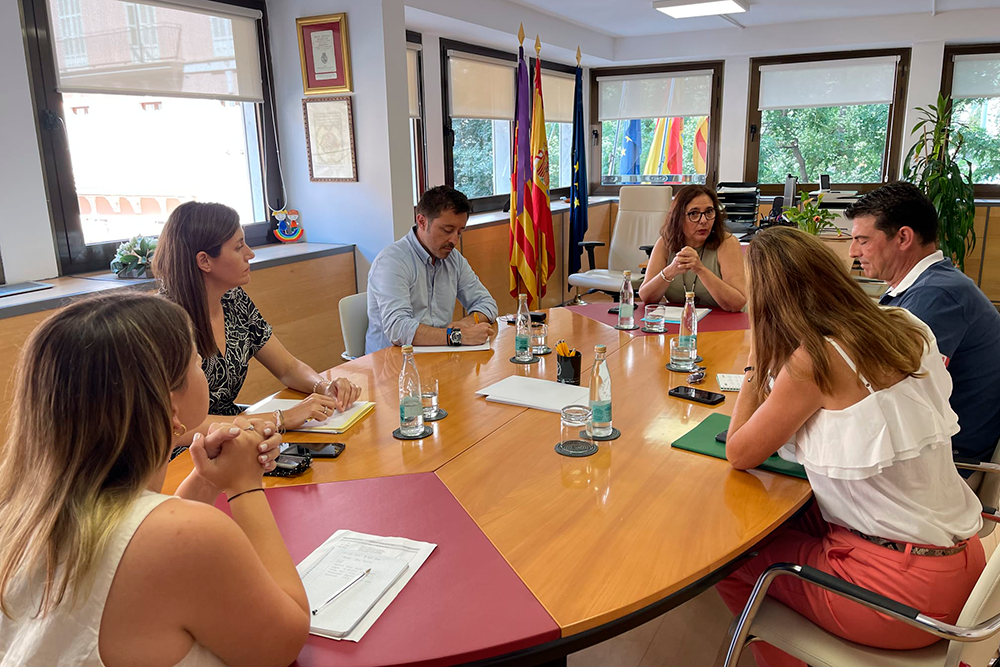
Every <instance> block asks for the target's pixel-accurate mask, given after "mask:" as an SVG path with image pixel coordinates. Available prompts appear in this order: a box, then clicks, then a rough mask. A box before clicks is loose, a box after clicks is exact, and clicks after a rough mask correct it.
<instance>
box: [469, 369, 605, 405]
mask: <svg viewBox="0 0 1000 667" xmlns="http://www.w3.org/2000/svg"><path fill="white" fill-rule="evenodd" d="M476 393H477V394H479V395H480V396H485V397H486V400H487V401H490V402H491V403H506V404H508V405H519V406H521V407H523V408H533V409H535V410H545V411H546V412H561V411H562V409H563V408H565V407H566V406H567V405H587V402H588V400H589V399H590V389H588V388H587V387H577V386H576V385H572V384H563V383H561V382H552V381H551V380H539V379H538V378H529V377H524V376H522V375H512V376H510V377H508V378H504V379H503V380H500V381H499V382H495V383H493V384H491V385H490V386H488V387H485V388H483V389H480V390H479V391H477V392H476Z"/></svg>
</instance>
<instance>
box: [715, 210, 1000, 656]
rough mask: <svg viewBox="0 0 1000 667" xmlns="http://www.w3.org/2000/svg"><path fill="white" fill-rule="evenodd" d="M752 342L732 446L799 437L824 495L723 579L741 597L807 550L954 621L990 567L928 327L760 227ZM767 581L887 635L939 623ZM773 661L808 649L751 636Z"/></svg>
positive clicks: (744, 452)
mask: <svg viewBox="0 0 1000 667" xmlns="http://www.w3.org/2000/svg"><path fill="white" fill-rule="evenodd" d="M747 267H748V268H747V274H748V281H749V308H748V311H749V316H750V329H751V339H752V347H751V354H750V361H749V367H748V368H747V371H746V376H745V378H744V382H743V387H742V389H741V390H740V393H739V396H738V398H737V400H736V405H735V407H734V409H733V418H732V422H731V424H730V428H729V434H728V438H727V444H726V456H727V457H728V459H729V461H730V462H731V463H732V465H733V467H735V468H738V469H741V470H745V469H748V468H752V467H754V466H757V465H759V464H760V463H762V462H763V461H764V460H765V459H767V458H768V457H769V456H771V455H772V454H774V453H775V452H776V451H777V450H778V449H779V448H781V447H782V445H784V444H785V443H786V442H788V441H794V443H795V444H794V447H795V456H796V458H797V459H798V461H799V462H800V463H802V464H803V466H805V469H806V473H807V475H808V477H809V482H810V484H811V485H812V489H813V494H814V496H815V499H816V502H815V504H814V505H813V506H812V507H811V508H810V509H809V510H808V511H806V512H805V513H804V514H803V515H802V516H800V517H799V518H797V519H794V520H792V521H790V522H788V523H787V524H786V525H785V526H783V527H782V528H781V529H779V530H778V531H777V532H776V533H775V535H773V536H772V539H771V540H770V541H769V542H768V543H767V544H766V545H765V546H763V547H762V549H761V550H760V553H759V555H758V556H757V557H755V558H754V559H753V560H751V561H750V562H749V563H748V564H747V565H745V566H744V567H742V568H741V569H740V570H738V571H737V572H736V573H734V574H733V575H731V576H730V577H728V578H727V579H726V580H724V581H723V582H721V583H720V584H719V585H718V589H719V592H720V594H721V595H722V598H723V600H724V601H725V602H726V604H727V606H728V607H729V608H730V610H731V611H732V612H733V613H734V614H736V613H739V612H740V611H741V610H742V609H743V607H744V605H745V604H746V601H747V599H748V597H749V595H750V590H751V588H752V587H753V585H754V583H755V582H756V581H757V578H758V577H759V576H760V574H761V573H762V572H763V571H764V570H765V569H766V568H767V567H768V566H769V565H772V564H774V563H779V562H790V563H798V564H800V565H810V566H812V567H814V568H817V569H820V570H823V571H824V572H828V573H830V574H834V575H836V576H838V577H840V578H842V579H845V580H847V581H850V582H853V583H855V584H857V585H859V586H863V587H865V588H868V589H870V590H873V591H875V592H877V593H881V594H882V595H885V596H888V597H890V598H892V599H894V600H897V601H899V602H902V603H904V604H907V605H910V606H912V607H915V608H917V609H920V610H921V611H922V612H924V613H925V614H928V615H930V616H933V617H935V618H939V619H943V620H946V621H947V622H949V623H954V622H955V621H956V620H957V619H958V615H959V613H960V611H961V609H962V606H963V605H964V604H965V601H966V599H967V598H968V596H969V593H970V592H971V591H972V588H973V586H974V585H975V583H976V580H977V579H978V577H979V575H980V573H981V572H982V570H983V568H984V567H985V556H984V554H983V547H982V545H981V544H980V542H979V538H978V536H977V533H978V531H979V529H980V527H981V526H982V518H981V516H980V513H981V508H982V506H981V504H980V503H979V500H978V499H977V498H976V496H975V494H973V492H972V491H971V490H970V489H969V487H968V486H967V485H966V484H965V482H964V481H963V480H962V478H961V477H960V476H959V474H958V472H957V470H956V468H955V465H954V463H953V461H952V453H951V436H953V435H954V434H955V433H957V432H958V429H959V425H958V417H957V416H956V414H955V413H954V411H952V409H951V407H950V406H949V404H948V398H949V396H950V394H951V378H950V376H949V375H948V371H947V369H946V368H945V365H944V360H943V358H942V356H941V353H940V352H939V351H938V348H937V343H936V341H935V339H934V335H933V334H932V333H931V331H930V329H929V328H928V327H927V326H926V325H925V324H924V323H923V322H921V321H920V320H918V319H917V318H916V317H914V316H913V315H911V314H910V313H908V312H907V311H905V310H902V309H898V308H896V309H894V308H887V309H883V308H880V307H879V306H878V305H876V304H875V303H874V302H873V301H872V300H871V299H870V298H869V297H868V296H867V295H865V293H864V292H863V291H862V290H861V288H860V287H858V286H857V284H856V283H855V282H854V280H852V279H851V278H850V276H848V275H847V274H846V273H845V272H844V270H843V265H842V264H841V263H840V260H839V259H837V257H836V256H835V255H834V254H833V253H832V252H831V251H830V250H828V249H827V248H826V246H824V244H823V243H822V242H821V241H819V240H818V239H816V238H815V237H813V236H809V235H808V234H805V233H803V232H801V231H799V230H797V229H792V228H788V227H779V228H772V229H769V230H766V231H763V232H761V233H759V234H758V235H757V236H756V238H755V239H754V240H753V242H752V243H751V244H750V248H749V249H748V251H747ZM768 594H769V595H772V596H774V597H775V598H777V599H778V600H780V601H781V602H782V603H784V604H785V605H787V606H788V607H791V608H792V609H794V610H796V611H797V612H798V613H800V614H802V615H804V616H805V617H807V618H809V619H810V620H812V621H813V622H814V623H816V624H817V625H819V626H821V627H823V628H825V629H826V630H828V631H829V632H832V633H834V634H836V635H838V636H841V637H843V638H845V639H848V640H851V641H854V642H857V643H860V644H865V645H868V646H875V647H880V648H888V649H911V648H919V647H922V646H927V645H929V644H931V643H933V642H934V641H936V638H935V637H933V636H932V635H930V634H927V633H923V632H920V631H919V630H917V629H915V628H912V627H910V626H907V625H905V624H903V623H901V622H899V621H894V620H891V619H889V618H888V617H886V616H882V615H880V614H878V613H877V612H875V611H872V610H870V609H868V608H866V607H862V606H861V605H858V604H856V603H853V602H850V601H848V600H846V599H845V598H842V597H839V596H836V595H833V594H830V593H827V592H825V591H824V590H822V589H820V588H818V587H816V586H811V585H809V584H806V583H804V582H802V581H800V580H798V579H795V578H793V577H779V578H778V579H777V580H775V582H774V583H773V584H772V585H771V587H770V588H769V590H768ZM753 650H754V653H755V655H756V658H757V664H758V665H760V666H761V667H765V666H767V667H777V666H782V667H784V666H786V665H788V666H791V665H804V663H802V662H800V661H798V660H796V659H794V658H791V657H790V656H788V655H787V654H785V653H783V652H781V651H778V650H777V649H775V648H773V647H771V646H768V645H765V644H762V643H761V642H757V643H755V644H753Z"/></svg>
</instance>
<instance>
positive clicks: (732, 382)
mask: <svg viewBox="0 0 1000 667" xmlns="http://www.w3.org/2000/svg"><path fill="white" fill-rule="evenodd" d="M715 381H716V382H717V383H718V385H719V390H720V391H739V390H740V387H742V386H743V376H742V375H740V374H739V373H716V374H715Z"/></svg>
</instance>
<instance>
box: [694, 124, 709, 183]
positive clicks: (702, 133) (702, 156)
mask: <svg viewBox="0 0 1000 667" xmlns="http://www.w3.org/2000/svg"><path fill="white" fill-rule="evenodd" d="M693 157H694V171H695V173H696V174H704V173H705V165H706V164H707V163H708V116H705V117H704V118H702V119H701V122H700V123H698V129H696V130H695V131H694V156H693Z"/></svg>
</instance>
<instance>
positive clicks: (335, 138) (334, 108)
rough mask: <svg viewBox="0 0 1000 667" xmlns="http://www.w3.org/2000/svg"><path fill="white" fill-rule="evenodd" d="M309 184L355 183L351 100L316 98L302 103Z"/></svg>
mask: <svg viewBox="0 0 1000 667" xmlns="http://www.w3.org/2000/svg"><path fill="white" fill-rule="evenodd" d="M302 117H303V119H304V121H305V126H306V152H307V153H308V156H309V180H310V181H357V180H358V161H357V157H356V156H355V154H354V116H353V114H352V111H351V98H350V97H347V96H346V95H344V96H340V97H316V98H312V99H305V100H302Z"/></svg>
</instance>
